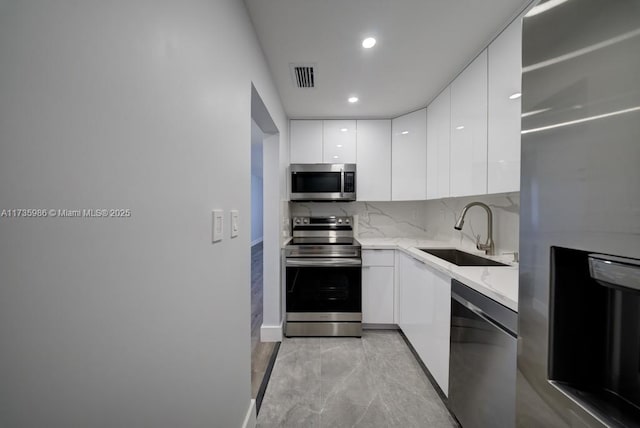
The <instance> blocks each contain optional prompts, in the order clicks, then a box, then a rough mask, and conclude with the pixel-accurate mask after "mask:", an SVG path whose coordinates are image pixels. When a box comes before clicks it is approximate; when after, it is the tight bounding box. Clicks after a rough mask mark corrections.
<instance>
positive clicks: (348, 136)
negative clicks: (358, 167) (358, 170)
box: [322, 120, 356, 163]
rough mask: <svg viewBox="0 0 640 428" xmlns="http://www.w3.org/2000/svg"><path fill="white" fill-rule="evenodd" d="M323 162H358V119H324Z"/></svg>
mask: <svg viewBox="0 0 640 428" xmlns="http://www.w3.org/2000/svg"><path fill="white" fill-rule="evenodd" d="M322 136H323V145H322V146H323V157H322V161H323V163H356V121H355V120H323V121H322Z"/></svg>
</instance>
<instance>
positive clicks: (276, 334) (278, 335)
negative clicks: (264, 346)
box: [260, 323, 282, 342]
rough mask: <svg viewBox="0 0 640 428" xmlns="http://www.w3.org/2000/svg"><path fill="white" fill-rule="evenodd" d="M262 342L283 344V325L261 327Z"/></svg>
mask: <svg viewBox="0 0 640 428" xmlns="http://www.w3.org/2000/svg"><path fill="white" fill-rule="evenodd" d="M260 340H261V341H262V342H282V323H280V325H264V324H262V326H261V327H260Z"/></svg>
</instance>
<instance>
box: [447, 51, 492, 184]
mask: <svg viewBox="0 0 640 428" xmlns="http://www.w3.org/2000/svg"><path fill="white" fill-rule="evenodd" d="M450 129H451V173H450V177H451V183H450V186H451V196H469V195H482V194H485V193H487V51H486V50H485V51H483V52H482V53H481V54H480V55H479V56H478V57H477V58H476V59H475V60H474V61H473V62H472V63H471V64H470V65H469V66H468V67H467V68H466V69H465V70H464V71H463V72H462V73H461V74H460V75H459V76H458V77H457V78H456V79H455V80H454V81H453V83H451V128H450Z"/></svg>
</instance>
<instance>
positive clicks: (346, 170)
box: [289, 163, 356, 201]
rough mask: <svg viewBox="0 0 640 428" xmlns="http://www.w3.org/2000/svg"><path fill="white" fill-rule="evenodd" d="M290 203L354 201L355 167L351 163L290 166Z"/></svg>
mask: <svg viewBox="0 0 640 428" xmlns="http://www.w3.org/2000/svg"><path fill="white" fill-rule="evenodd" d="M289 176H290V178H291V181H290V185H291V187H290V188H291V197H290V200H292V201H355V200H356V165H355V164H353V163H340V164H336V163H313V164H306V163H304V164H302V163H297V164H291V167H290V172H289Z"/></svg>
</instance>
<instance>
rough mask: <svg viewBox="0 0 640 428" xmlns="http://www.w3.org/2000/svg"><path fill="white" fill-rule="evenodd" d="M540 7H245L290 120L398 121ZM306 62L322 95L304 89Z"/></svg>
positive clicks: (360, 0)
mask: <svg viewBox="0 0 640 428" xmlns="http://www.w3.org/2000/svg"><path fill="white" fill-rule="evenodd" d="M530 1H531V0H245V3H246V5H247V8H248V10H249V14H250V16H251V19H252V21H253V25H254V27H255V29H256V32H257V34H258V38H259V40H260V43H261V45H262V49H263V50H264V53H265V55H266V57H267V61H268V63H269V67H270V68H271V72H272V74H273V78H274V80H275V82H276V85H277V87H278V91H279V93H280V96H281V98H282V102H283V104H284V108H285V110H286V112H287V114H288V115H289V117H291V118H340V117H352V118H356V117H357V118H364V117H371V118H374V117H382V118H389V117H396V116H399V115H401V114H404V113H407V112H410V111H413V110H416V109H419V108H422V107H424V106H426V105H427V103H428V102H429V101H430V100H432V99H433V98H434V97H435V96H436V95H437V94H438V93H439V92H440V91H441V90H442V89H443V88H444V87H445V86H446V85H447V84H448V83H449V82H450V81H451V80H452V79H453V78H454V77H455V76H456V75H457V74H458V73H459V72H460V71H461V70H462V69H463V67H464V66H465V65H466V64H468V63H469V62H470V61H471V60H472V59H473V58H474V57H475V56H476V55H477V54H478V53H480V51H481V50H482V49H483V48H484V47H485V46H486V45H487V44H488V43H489V41H491V39H493V38H494V37H495V36H496V35H497V34H498V33H499V32H500V31H501V30H502V29H503V28H504V27H506V25H507V24H508V23H509V21H510V20H511V19H512V18H514V17H515V16H516V15H517V14H518V13H519V12H520V11H522V10H523V9H524V7H525V6H526V5H527V4H528V3H529V2H530ZM367 36H373V37H375V38H376V39H377V41H378V43H377V45H376V46H375V47H374V48H372V49H368V50H367V49H363V48H362V46H361V42H362V39H364V38H365V37H367ZM298 62H312V63H316V64H317V68H316V71H317V74H316V88H314V89H299V88H297V87H296V86H295V85H294V82H293V79H292V76H291V72H290V70H289V63H298ZM351 95H356V96H358V97H359V98H360V101H359V102H358V103H356V104H350V103H348V102H347V98H348V97H349V96H351Z"/></svg>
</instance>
